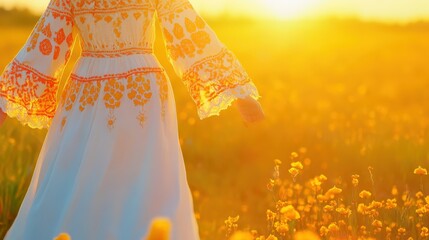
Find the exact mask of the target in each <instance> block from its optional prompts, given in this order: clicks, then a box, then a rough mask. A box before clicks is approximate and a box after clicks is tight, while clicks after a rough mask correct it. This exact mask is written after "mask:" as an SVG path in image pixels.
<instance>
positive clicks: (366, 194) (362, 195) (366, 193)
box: [359, 190, 371, 198]
mask: <svg viewBox="0 0 429 240" xmlns="http://www.w3.org/2000/svg"><path fill="white" fill-rule="evenodd" d="M359 197H360V198H370V197H371V192H369V191H366V190H363V191H361V192H360V193H359Z"/></svg>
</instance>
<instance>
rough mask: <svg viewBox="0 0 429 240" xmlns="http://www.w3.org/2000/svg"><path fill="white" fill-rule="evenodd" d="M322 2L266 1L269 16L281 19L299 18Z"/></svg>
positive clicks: (306, 0)
mask: <svg viewBox="0 0 429 240" xmlns="http://www.w3.org/2000/svg"><path fill="white" fill-rule="evenodd" d="M319 1H320V0H264V4H265V6H266V8H267V10H268V14H269V15H274V17H276V18H280V19H290V18H297V17H300V16H302V15H304V14H306V13H308V11H309V10H311V9H312V8H314V6H315V5H316V3H318V2H319Z"/></svg>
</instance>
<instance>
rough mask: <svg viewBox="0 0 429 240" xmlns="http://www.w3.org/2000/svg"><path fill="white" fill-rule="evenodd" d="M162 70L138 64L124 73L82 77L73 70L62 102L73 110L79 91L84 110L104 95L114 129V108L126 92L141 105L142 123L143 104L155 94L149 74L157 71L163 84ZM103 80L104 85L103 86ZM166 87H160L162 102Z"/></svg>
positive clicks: (142, 119)
mask: <svg viewBox="0 0 429 240" xmlns="http://www.w3.org/2000/svg"><path fill="white" fill-rule="evenodd" d="M163 71H164V69H162V68H136V69H132V70H130V71H128V72H125V73H121V74H107V75H104V76H95V77H80V76H77V75H75V74H72V75H71V77H70V80H69V81H68V82H67V84H66V86H65V89H64V91H63V93H62V95H61V106H62V107H64V109H65V110H66V111H70V110H71V109H72V108H73V107H74V105H75V104H76V100H77V98H78V96H79V95H80V98H79V103H78V108H79V110H80V111H84V110H85V108H86V107H87V106H94V104H95V103H96V102H97V100H98V99H99V97H100V96H102V97H103V98H102V100H103V102H104V106H105V107H106V109H107V110H108V111H109V114H108V118H107V126H108V127H109V129H112V128H113V127H114V124H115V121H116V116H115V114H114V110H115V109H117V108H119V107H120V105H121V101H122V99H123V96H124V95H126V96H127V97H128V99H129V100H131V101H132V102H133V105H134V106H136V107H141V108H142V109H141V111H140V112H139V114H138V116H137V120H138V121H139V124H140V125H141V126H142V127H143V126H144V123H145V121H146V116H145V114H146V113H145V111H144V106H145V105H146V104H147V103H148V102H149V100H150V99H151V97H152V90H151V80H150V76H149V75H148V74H152V73H155V77H156V82H157V83H158V84H161V85H162V84H164V83H163V82H164V81H165V80H164V79H163V78H165V73H164V72H163ZM103 82H104V86H102V83H103ZM162 89H164V90H162ZM167 90H168V88H167V86H166V85H164V87H163V88H161V92H162V94H161V98H162V99H163V102H165V99H166V97H167V95H166V94H167V93H166V92H165V91H167ZM164 104H165V103H163V105H164ZM75 107H77V105H76V106H75Z"/></svg>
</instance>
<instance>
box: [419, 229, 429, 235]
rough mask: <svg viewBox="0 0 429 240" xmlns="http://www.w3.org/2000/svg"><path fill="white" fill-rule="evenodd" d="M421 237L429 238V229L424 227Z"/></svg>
mask: <svg viewBox="0 0 429 240" xmlns="http://www.w3.org/2000/svg"><path fill="white" fill-rule="evenodd" d="M420 236H421V237H429V229H428V228H427V227H422V229H420Z"/></svg>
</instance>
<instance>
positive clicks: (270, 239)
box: [266, 234, 278, 240]
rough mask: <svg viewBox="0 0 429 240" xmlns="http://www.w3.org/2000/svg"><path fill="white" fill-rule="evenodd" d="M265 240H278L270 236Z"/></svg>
mask: <svg viewBox="0 0 429 240" xmlns="http://www.w3.org/2000/svg"><path fill="white" fill-rule="evenodd" d="M266 240H278V239H277V237H276V236H274V235H271V234H270V236H268V237H267V239H266Z"/></svg>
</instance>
